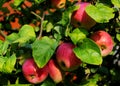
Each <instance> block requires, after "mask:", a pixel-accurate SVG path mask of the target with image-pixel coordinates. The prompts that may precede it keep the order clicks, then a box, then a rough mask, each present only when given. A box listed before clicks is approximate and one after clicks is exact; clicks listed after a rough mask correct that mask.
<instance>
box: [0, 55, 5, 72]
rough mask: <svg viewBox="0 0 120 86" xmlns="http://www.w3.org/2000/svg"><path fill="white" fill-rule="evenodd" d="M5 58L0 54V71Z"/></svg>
mask: <svg viewBox="0 0 120 86" xmlns="http://www.w3.org/2000/svg"><path fill="white" fill-rule="evenodd" d="M5 59H6V58H3V57H2V56H0V71H2V70H3V65H4V63H5Z"/></svg>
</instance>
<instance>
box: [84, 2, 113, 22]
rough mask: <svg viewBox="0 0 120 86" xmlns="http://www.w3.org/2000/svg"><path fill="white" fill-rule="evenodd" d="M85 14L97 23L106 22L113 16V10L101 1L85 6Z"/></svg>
mask: <svg viewBox="0 0 120 86" xmlns="http://www.w3.org/2000/svg"><path fill="white" fill-rule="evenodd" d="M86 12H87V14H88V15H89V16H90V17H91V18H93V19H94V20H95V21H96V22H98V23H107V22H109V20H110V19H112V18H114V13H113V12H114V10H113V8H110V7H108V6H106V5H104V4H102V3H98V4H96V5H95V6H94V5H88V6H87V7H86Z"/></svg>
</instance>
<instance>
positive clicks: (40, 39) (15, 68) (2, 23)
mask: <svg viewBox="0 0 120 86" xmlns="http://www.w3.org/2000/svg"><path fill="white" fill-rule="evenodd" d="M78 1H79V2H89V3H91V5H89V6H88V7H87V8H86V12H87V13H88V15H89V16H90V17H91V18H93V19H94V20H95V21H96V24H95V25H94V26H93V27H92V28H90V29H86V28H85V27H74V26H73V25H72V24H71V16H72V13H73V12H74V11H76V10H77V9H78V8H79V6H77V5H75V4H76V3H77V2H78ZM98 30H104V31H106V32H108V33H109V34H110V36H111V37H112V39H113V41H114V48H113V50H112V52H111V53H110V54H109V55H107V56H105V57H102V56H101V53H100V49H99V47H98V46H97V45H96V44H95V42H93V41H92V40H91V39H90V36H91V34H92V33H94V32H95V31H98ZM63 42H71V43H73V44H75V45H76V46H77V47H76V48H74V50H73V51H74V53H75V55H77V57H78V58H79V59H81V60H82V64H81V65H80V66H79V68H78V69H76V70H74V71H71V72H68V71H64V73H65V77H64V80H63V81H62V82H60V83H54V81H53V80H52V79H51V78H50V77H47V79H46V80H45V81H43V82H42V83H39V84H36V85H35V86H112V85H116V86H117V85H118V86H119V84H120V0H66V3H65V7H63V8H57V7H52V6H51V2H50V0H0V84H1V85H10V86H14V85H16V86H32V85H33V84H31V83H29V82H28V81H27V80H26V79H25V77H24V76H23V73H22V65H23V62H24V61H25V60H26V59H27V58H30V57H33V58H34V60H35V62H36V64H37V66H38V67H39V68H43V67H44V66H45V65H46V64H47V63H48V61H49V60H50V59H55V53H56V49H57V47H58V46H59V45H60V44H61V43H63ZM93 53H94V55H93ZM33 86H34V85H33Z"/></svg>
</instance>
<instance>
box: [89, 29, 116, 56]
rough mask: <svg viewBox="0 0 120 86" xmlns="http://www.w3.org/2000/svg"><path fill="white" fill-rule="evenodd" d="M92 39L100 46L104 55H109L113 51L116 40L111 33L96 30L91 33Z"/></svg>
mask: <svg viewBox="0 0 120 86" xmlns="http://www.w3.org/2000/svg"><path fill="white" fill-rule="evenodd" d="M91 39H92V40H93V41H95V43H96V44H97V45H98V46H99V47H100V49H101V54H102V56H107V55H108V54H109V53H110V52H111V51H112V49H113V46H114V42H113V40H112V37H111V36H110V34H109V33H107V32H105V31H102V30H100V31H96V32H95V33H93V34H92V35H91Z"/></svg>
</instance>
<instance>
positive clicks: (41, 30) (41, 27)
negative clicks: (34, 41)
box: [38, 12, 45, 39]
mask: <svg viewBox="0 0 120 86" xmlns="http://www.w3.org/2000/svg"><path fill="white" fill-rule="evenodd" d="M44 17H45V13H44V12H43V15H42V18H41V25H40V33H39V36H38V39H40V38H41V37H42V32H43V21H44Z"/></svg>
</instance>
